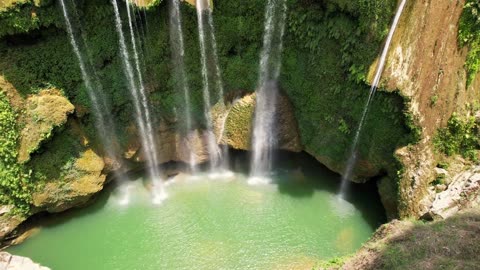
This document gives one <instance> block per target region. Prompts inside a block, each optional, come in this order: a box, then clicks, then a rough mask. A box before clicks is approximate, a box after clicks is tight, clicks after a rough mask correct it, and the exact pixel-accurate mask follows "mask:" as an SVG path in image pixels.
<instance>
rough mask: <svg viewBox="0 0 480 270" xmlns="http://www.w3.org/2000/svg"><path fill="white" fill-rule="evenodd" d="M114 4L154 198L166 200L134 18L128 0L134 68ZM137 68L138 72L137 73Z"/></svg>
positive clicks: (124, 62)
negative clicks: (133, 24) (136, 39)
mask: <svg viewBox="0 0 480 270" xmlns="http://www.w3.org/2000/svg"><path fill="white" fill-rule="evenodd" d="M111 2H112V4H113V8H114V11H115V26H116V30H117V33H118V40H119V45H120V52H121V59H122V63H123V70H124V73H125V76H126V78H127V82H128V89H129V91H130V94H131V96H132V99H133V104H134V108H135V115H136V122H137V125H138V128H139V136H140V142H141V145H142V150H143V152H144V154H145V158H146V161H147V164H148V169H149V173H150V176H151V178H152V181H153V185H154V187H153V202H154V203H160V202H161V201H163V200H164V199H165V198H166V196H167V194H166V192H165V189H164V187H163V180H162V177H161V175H160V171H159V168H158V165H159V162H158V161H159V159H158V154H157V147H156V141H155V136H154V130H153V127H152V119H151V116H150V108H149V107H150V106H149V104H148V99H147V95H146V91H145V86H144V84H143V76H142V71H141V68H140V60H139V56H138V51H137V46H136V41H135V34H134V31H133V26H132V21H131V11H130V4H129V2H128V1H127V15H128V21H129V23H128V26H129V29H130V37H131V43H132V44H131V45H132V51H133V57H134V65H135V71H134V68H133V67H132V63H131V57H130V53H129V51H128V49H127V43H126V40H125V35H124V33H123V29H122V19H121V17H120V12H119V9H118V4H117V0H111ZM135 72H136V76H135Z"/></svg>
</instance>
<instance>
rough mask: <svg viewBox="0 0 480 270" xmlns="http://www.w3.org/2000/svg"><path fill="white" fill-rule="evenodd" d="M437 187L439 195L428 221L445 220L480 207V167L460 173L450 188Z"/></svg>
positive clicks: (431, 208) (429, 212) (436, 197)
mask: <svg viewBox="0 0 480 270" xmlns="http://www.w3.org/2000/svg"><path fill="white" fill-rule="evenodd" d="M438 186H440V185H437V186H436V187H435V188H436V190H437V192H438V193H437V194H436V195H435V199H434V201H433V203H432V204H431V207H430V209H429V211H428V213H426V214H425V216H424V217H425V218H427V219H434V220H436V219H445V218H448V217H450V216H452V215H454V214H456V213H457V212H458V211H460V210H462V209H465V208H469V207H475V206H478V205H480V166H476V167H474V168H473V169H470V170H467V171H463V172H460V173H459V174H458V175H455V176H454V177H453V180H452V182H451V183H450V185H449V186H448V188H447V187H446V186H445V185H443V187H442V188H441V189H439V188H438Z"/></svg>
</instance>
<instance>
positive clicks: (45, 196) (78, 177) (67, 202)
mask: <svg viewBox="0 0 480 270" xmlns="http://www.w3.org/2000/svg"><path fill="white" fill-rule="evenodd" d="M104 166H105V163H104V162H103V159H102V158H101V157H99V156H98V155H97V154H95V152H93V151H92V150H86V151H85V152H83V153H82V155H81V157H80V158H78V159H77V160H76V161H75V163H74V165H73V166H72V168H71V170H70V171H68V172H66V175H65V176H64V177H63V178H62V179H51V180H50V181H48V182H47V183H46V184H45V185H44V186H41V187H39V188H38V190H37V191H36V192H34V193H33V205H34V206H35V207H36V208H37V209H39V210H45V211H48V212H51V213H54V212H61V211H65V210H66V209H69V208H72V207H75V206H79V205H82V204H84V203H86V202H87V201H88V200H89V199H90V198H91V197H92V196H93V195H94V194H96V193H97V192H99V191H100V190H102V189H103V185H104V184H105V179H106V175H105V174H103V172H102V171H103V168H104Z"/></svg>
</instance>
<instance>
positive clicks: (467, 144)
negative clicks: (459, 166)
mask: <svg viewBox="0 0 480 270" xmlns="http://www.w3.org/2000/svg"><path fill="white" fill-rule="evenodd" d="M434 145H435V147H436V148H437V149H438V150H439V151H441V152H442V153H444V154H446V155H448V156H452V155H456V154H459V155H462V156H463V157H465V158H469V159H471V160H474V161H477V160H478V158H479V157H478V150H479V149H480V136H479V127H478V125H477V124H476V121H475V117H474V116H467V117H465V118H461V117H459V116H458V115H457V114H456V113H454V114H453V115H452V117H451V118H450V119H449V120H448V125H447V127H446V128H443V129H440V130H439V131H438V133H437V135H436V136H435V138H434Z"/></svg>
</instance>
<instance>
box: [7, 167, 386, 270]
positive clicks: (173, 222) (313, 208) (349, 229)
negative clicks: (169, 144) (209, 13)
mask: <svg viewBox="0 0 480 270" xmlns="http://www.w3.org/2000/svg"><path fill="white" fill-rule="evenodd" d="M284 163H285V164H287V165H284V166H281V165H280V166H278V168H277V169H276V171H275V175H274V176H273V177H272V178H273V179H274V181H275V183H274V184H272V185H261V186H250V185H248V184H247V179H246V177H245V176H244V175H242V174H236V175H235V176H234V177H233V178H229V179H221V178H218V179H210V178H209V177H207V176H202V177H198V178H196V179H190V178H188V177H177V178H176V179H175V181H171V182H170V184H169V185H168V187H167V191H168V193H169V198H168V199H167V200H166V201H164V202H163V203H162V204H161V205H153V204H152V203H151V196H150V193H149V191H148V183H146V182H145V181H143V180H142V179H141V178H140V179H138V180H137V181H133V182H131V183H128V184H126V185H127V186H128V187H129V190H130V203H129V204H128V205H121V204H120V203H119V202H120V201H121V198H119V196H117V193H118V187H115V186H113V185H112V186H110V187H108V188H107V189H106V191H105V192H104V193H102V194H101V195H100V196H99V197H98V199H97V200H96V202H95V203H94V204H93V205H91V206H89V207H86V208H83V209H79V210H74V211H70V212H68V213H66V214H62V215H59V216H56V217H54V218H50V219H49V220H48V223H44V224H43V225H42V226H41V229H40V231H39V232H38V233H36V234H35V235H33V236H32V237H31V238H29V239H28V240H27V241H25V242H24V243H22V244H21V245H18V246H15V247H11V248H9V249H8V251H9V252H11V253H13V254H17V255H23V256H28V257H31V258H32V259H33V260H34V261H37V262H39V263H41V264H43V265H45V266H48V267H50V268H52V269H53V270H63V269H65V270H76V269H79V270H80V269H82V270H85V269H92V270H93V269H106V270H107V269H108V270H113V269H128V270H132V269H142V270H144V269H145V270H150V269H152V270H153V269H155V270H158V269H311V267H312V266H313V265H315V264H316V263H317V262H318V261H320V260H323V259H328V258H330V257H334V256H341V255H346V254H349V253H352V252H354V251H355V250H356V249H358V248H359V247H360V246H361V244H362V243H364V242H365V241H366V240H367V239H368V238H369V237H370V236H371V234H372V232H373V230H374V229H375V228H376V227H377V226H378V225H379V224H380V223H382V221H384V217H383V214H382V208H381V206H380V203H379V201H378V198H377V196H376V195H375V192H373V191H370V190H369V189H367V188H364V187H362V188H358V187H354V188H352V190H355V193H354V194H352V195H351V196H349V202H346V201H342V200H339V199H338V198H337V196H336V194H335V193H336V191H337V190H338V183H339V176H337V175H335V174H333V173H331V172H329V171H328V170H326V169H325V168H323V167H321V166H319V165H317V163H316V162H313V161H312V160H309V159H308V158H300V159H295V160H288V161H287V162H284ZM291 164H301V166H297V165H291Z"/></svg>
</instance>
